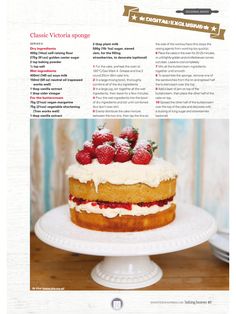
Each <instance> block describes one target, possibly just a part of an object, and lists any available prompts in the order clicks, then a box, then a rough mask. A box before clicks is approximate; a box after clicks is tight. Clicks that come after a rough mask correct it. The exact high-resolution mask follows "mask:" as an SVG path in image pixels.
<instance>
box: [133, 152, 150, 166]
mask: <svg viewBox="0 0 236 314" xmlns="http://www.w3.org/2000/svg"><path fill="white" fill-rule="evenodd" d="M151 159H152V154H150V153H149V152H148V151H147V150H146V149H144V148H139V149H137V150H136V151H135V153H134V155H133V157H132V162H133V163H134V164H138V165H147V164H149V162H150V161H151Z"/></svg>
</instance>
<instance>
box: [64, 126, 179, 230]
mask: <svg viewBox="0 0 236 314" xmlns="http://www.w3.org/2000/svg"><path fill="white" fill-rule="evenodd" d="M132 130H133V128H132ZM108 131H109V130H108ZM102 132H104V130H103V131H102ZM126 133H127V132H126ZM136 141H137V138H136V140H135V142H134V141H133V142H132V143H131V140H130V141H129V136H128V135H127V137H124V139H123V140H121V141H120V140H119V139H118V138H113V141H110V142H107V141H105V142H104V143H102V144H99V145H97V146H94V141H91V142H89V143H88V142H86V143H85V145H84V148H83V150H81V151H79V152H78V153H77V155H76V160H77V162H76V163H75V164H72V165H71V166H70V167H69V168H68V170H67V172H66V173H67V176H68V177H69V193H70V195H69V207H70V213H71V220H72V222H73V223H75V224H76V225H78V226H80V227H83V228H87V229H92V230H99V231H112V232H131V231H142V230H148V229H154V228H158V227H162V226H165V225H167V224H169V223H170V222H172V221H173V220H174V218H175V209H176V205H175V203H174V196H175V192H176V179H177V172H176V169H175V167H174V166H173V165H172V164H171V163H169V162H167V161H165V160H163V159H162V158H157V157H153V152H154V150H155V148H156V146H154V143H153V142H151V141H145V142H144V141H143V142H141V143H138V144H136ZM125 142H127V143H128V144H129V145H127V144H126V143H125ZM132 146H133V147H132ZM86 147H87V149H86ZM92 148H94V150H92ZM101 152H102V153H101ZM78 154H79V156H78ZM107 155H109V156H107ZM81 156H82V157H81ZM117 156H118V157H117ZM89 157H90V158H89Z"/></svg>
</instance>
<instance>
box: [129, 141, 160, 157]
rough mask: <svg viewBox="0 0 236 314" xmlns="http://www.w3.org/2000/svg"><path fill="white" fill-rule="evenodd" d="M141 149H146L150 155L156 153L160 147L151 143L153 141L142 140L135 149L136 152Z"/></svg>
mask: <svg viewBox="0 0 236 314" xmlns="http://www.w3.org/2000/svg"><path fill="white" fill-rule="evenodd" d="M139 148H144V149H146V150H147V151H148V152H149V153H151V154H153V153H154V151H155V150H156V149H157V148H158V145H157V144H156V143H155V142H153V141H151V140H148V141H147V140H142V141H140V142H139V143H137V144H136V145H135V147H134V151H135V150H138V149H139Z"/></svg>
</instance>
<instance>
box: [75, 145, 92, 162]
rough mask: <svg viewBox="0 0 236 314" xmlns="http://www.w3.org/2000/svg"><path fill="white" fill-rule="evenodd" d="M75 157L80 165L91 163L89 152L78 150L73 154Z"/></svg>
mask: <svg viewBox="0 0 236 314" xmlns="http://www.w3.org/2000/svg"><path fill="white" fill-rule="evenodd" d="M75 159H76V160H77V161H78V162H79V163H80V164H82V165H87V164H91V162H92V157H91V155H90V153H89V152H87V151H85V150H84V149H83V150H79V151H78V152H77V154H76V155H75Z"/></svg>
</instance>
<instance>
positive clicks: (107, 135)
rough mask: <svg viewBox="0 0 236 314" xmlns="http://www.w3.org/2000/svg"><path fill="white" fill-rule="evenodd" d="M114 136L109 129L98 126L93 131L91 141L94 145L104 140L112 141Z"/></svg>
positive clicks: (104, 141)
mask: <svg viewBox="0 0 236 314" xmlns="http://www.w3.org/2000/svg"><path fill="white" fill-rule="evenodd" d="M113 140H114V136H113V134H112V133H111V131H110V130H108V129H106V128H103V126H102V127H98V130H97V131H95V132H94V133H93V135H92V141H93V144H94V146H95V147H97V146H99V145H102V144H104V143H106V142H113Z"/></svg>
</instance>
